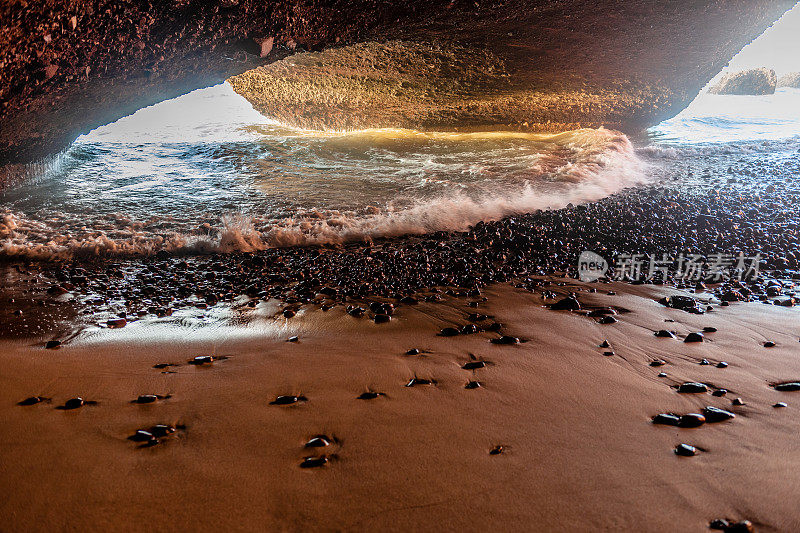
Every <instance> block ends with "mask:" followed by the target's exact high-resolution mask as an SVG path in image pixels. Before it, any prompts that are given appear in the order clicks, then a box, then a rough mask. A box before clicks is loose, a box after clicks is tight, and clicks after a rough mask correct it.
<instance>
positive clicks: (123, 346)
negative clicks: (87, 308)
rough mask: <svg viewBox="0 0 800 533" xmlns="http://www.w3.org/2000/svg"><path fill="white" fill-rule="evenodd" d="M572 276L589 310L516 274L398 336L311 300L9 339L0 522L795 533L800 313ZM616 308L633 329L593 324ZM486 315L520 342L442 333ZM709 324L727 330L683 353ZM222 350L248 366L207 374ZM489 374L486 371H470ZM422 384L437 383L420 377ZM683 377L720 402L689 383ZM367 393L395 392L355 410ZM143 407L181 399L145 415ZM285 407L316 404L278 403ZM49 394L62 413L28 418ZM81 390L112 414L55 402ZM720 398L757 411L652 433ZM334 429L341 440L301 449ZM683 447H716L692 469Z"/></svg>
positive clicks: (434, 307)
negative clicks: (515, 281) (185, 321)
mask: <svg viewBox="0 0 800 533" xmlns="http://www.w3.org/2000/svg"><path fill="white" fill-rule="evenodd" d="M564 281H565V283H566V284H564V285H556V284H553V285H550V286H549V287H548V289H549V290H553V291H555V292H556V293H557V294H559V295H560V296H563V295H566V294H567V293H568V292H571V291H576V294H577V295H578V299H579V301H580V302H581V304H582V307H583V310H581V311H555V310H551V309H548V308H547V307H546V306H545V304H548V303H552V302H553V300H552V299H548V300H545V299H543V298H542V294H541V291H538V292H533V293H531V292H529V291H526V290H520V289H514V288H512V287H509V286H508V285H507V284H497V285H494V286H491V287H490V288H488V289H487V290H485V291H484V296H485V297H486V298H487V301H486V302H483V303H481V304H480V307H479V308H478V309H477V310H476V309H474V308H470V307H467V301H468V300H469V299H465V298H454V297H445V299H444V301H442V302H439V303H421V304H420V305H417V306H405V307H402V308H400V309H398V311H397V312H396V314H395V316H394V319H393V320H392V321H391V322H390V323H388V324H380V325H379V324H375V323H373V322H372V321H371V320H368V319H367V318H363V319H357V318H354V317H351V316H348V315H347V314H345V312H344V310H343V309H341V308H336V309H332V310H330V311H328V312H323V311H321V310H319V309H318V308H316V309H315V308H314V306H308V308H306V309H304V310H303V311H301V312H300V313H298V314H297V315H296V316H294V317H292V318H289V319H286V318H283V317H282V316H280V317H276V318H264V319H259V320H257V321H254V322H253V323H251V324H250V325H249V326H247V327H246V328H245V327H229V326H225V327H224V328H223V329H221V330H217V331H212V332H209V333H207V334H203V332H202V331H200V332H197V331H194V332H193V331H192V330H187V329H186V328H183V329H181V328H179V327H175V326H159V325H157V324H150V325H147V324H144V323H141V324H140V323H134V324H131V325H129V326H128V327H126V328H123V329H120V330H112V329H107V330H97V331H95V332H93V333H90V334H85V335H83V336H82V337H81V338H79V339H76V340H74V341H72V342H69V343H66V344H65V345H63V346H62V347H60V348H59V349H57V350H46V349H44V348H43V347H42V342H40V341H39V340H38V339H37V340H32V339H27V340H15V341H4V343H3V346H2V350H1V351H0V365H2V368H3V371H2V374H1V375H2V377H1V378H0V379H1V380H2V386H0V391H2V392H0V418H2V420H3V423H2V425H1V426H0V428H1V429H0V442H1V443H2V448H3V450H4V452H3V455H4V457H5V459H4V460H3V462H2V468H0V484H2V486H4V487H7V488H8V490H7V492H6V495H5V497H4V499H3V501H2V503H0V515H2V516H3V526H2V530H3V531H32V530H36V531H47V530H51V531H52V530H56V529H57V530H74V531H78V530H87V529H88V530H98V529H113V530H117V531H133V530H141V529H143V528H144V529H147V530H150V531H170V530H174V529H183V530H202V531H209V530H214V529H225V530H232V531H259V530H273V531H275V530H283V531H300V530H309V529H310V530H325V531H334V530H349V531H369V530H373V531H374V530H394V531H402V530H409V529H414V530H435V529H438V530H447V531H454V530H468V531H477V530H487V529H493V530H504V531H511V530H547V531H575V530H582V531H590V530H609V529H625V530H640V531H703V530H707V528H708V525H709V523H710V522H711V521H712V520H714V519H718V518H727V519H730V520H732V521H737V520H742V519H748V520H750V521H751V522H752V523H753V524H755V525H756V527H758V528H759V530H765V531H771V530H783V531H789V530H792V529H794V527H796V526H797V525H798V523H800V513H798V510H797V505H796V503H795V502H796V499H797V495H798V490H800V474H797V473H796V472H795V469H793V468H792V465H793V464H795V463H796V462H797V461H798V460H800V446H798V445H797V444H796V443H794V441H795V440H796V439H795V438H794V437H795V435H796V433H797V430H798V427H800V419H798V417H797V412H796V410H797V405H795V404H796V401H797V400H796V397H795V396H794V394H800V392H796V393H793V392H779V391H776V390H774V389H773V388H771V387H770V384H774V383H776V382H785V381H794V380H796V379H800V352H798V350H797V343H798V331H797V323H798V322H797V316H798V314H797V313H798V311H797V310H795V309H792V308H788V309H787V308H780V307H777V306H766V305H763V304H761V303H734V304H731V305H730V306H728V307H719V306H718V305H715V304H712V307H713V311H711V312H708V313H706V314H704V315H694V314H689V313H687V312H684V311H681V310H678V309H671V308H667V307H665V306H663V305H661V304H659V303H658V302H657V301H656V300H657V299H658V298H660V297H661V296H663V295H664V294H673V293H677V291H674V290H672V289H667V288H663V287H661V288H659V287H654V286H647V285H641V286H631V285H625V284H620V283H610V284H607V283H592V284H582V283H580V282H576V281H574V280H564ZM589 288H596V289H597V292H589ZM609 291H612V292H615V293H616V294H613V295H609V294H608V292H609ZM682 294H687V293H686V292H683V293H682ZM697 296H698V298H699V299H700V300H702V299H703V296H704V295H703V294H700V295H697ZM706 296H710V295H706ZM606 306H611V307H613V308H614V309H617V310H618V311H619V314H618V315H616V316H617V318H618V322H616V323H614V324H600V323H598V321H597V319H596V318H591V317H587V316H585V314H586V310H588V309H591V308H593V307H606ZM476 311H477V312H480V313H482V314H485V315H489V316H491V317H492V318H491V319H487V320H489V321H492V320H496V321H499V322H502V323H504V324H505V327H504V333H506V334H507V335H513V336H516V337H518V338H519V339H520V340H521V341H523V342H521V343H519V344H516V345H497V344H492V343H491V342H490V339H492V338H496V337H497V335H496V334H492V333H489V332H483V333H476V334H472V335H459V336H455V337H443V336H439V335H438V333H439V331H440V330H441V329H442V328H444V327H450V326H462V325H464V324H468V323H470V322H469V320H467V317H468V315H469V314H470V313H473V312H476ZM704 327H714V328H716V329H717V331H716V332H714V333H706V334H705V341H704V342H703V343H685V342H682V341H683V338H684V337H685V336H686V335H687V334H688V333H690V332H696V331H702V329H703V328H704ZM661 329H669V330H674V331H675V332H676V335H677V338H658V337H656V336H655V335H654V331H658V330H661ZM295 335H296V336H297V337H298V341H297V342H287V339H288V338H289V337H291V336H295ZM603 340H608V342H609V344H610V347H609V348H603V347H600V344H601V343H602V341H603ZM765 341H773V342H775V343H776V346H774V347H771V348H765V347H764V342H765ZM412 348H417V349H419V350H421V351H422V353H420V354H419V355H406V352H407V351H408V350H410V349H412ZM606 352H613V355H604V353H606ZM203 354H209V355H214V356H227V359H220V360H217V361H214V362H213V363H211V364H207V365H200V366H196V365H190V364H187V361H189V360H191V359H193V358H194V357H195V356H197V355H203ZM704 358H705V359H707V360H708V362H709V363H711V364H708V365H701V364H698V363H699V362H700V361H701V360H702V359H704ZM476 360H477V361H485V367H483V368H477V369H473V370H465V369H463V368H462V367H463V366H464V365H465V364H466V363H468V362H470V361H476ZM655 360H663V361H664V362H665V364H664V365H663V366H659V367H654V366H651V362H652V361H655ZM720 361H725V362H727V363H728V367H727V368H718V367H717V363H718V362H720ZM159 363H175V364H177V366H172V367H167V368H161V369H158V368H153V367H154V365H157V364H159ZM165 372H166V373H165ZM660 372H664V373H666V376H665V377H659V376H658V375H659V373H660ZM415 376H416V377H418V378H421V379H429V380H435V384H430V385H416V386H413V387H407V386H406V385H407V383H408V382H409V380H411V378H414V377H415ZM471 380H476V381H479V382H480V384H481V385H482V386H481V387H479V388H475V389H466V388H465V385H466V384H467V383H468V382H469V381H471ZM684 382H702V383H704V384H707V385H708V388H709V392H706V393H699V394H698V393H694V394H692V393H689V394H683V393H679V392H677V391H676V388H675V387H676V386H677V385H680V384H681V383H684ZM719 388H725V389H727V390H728V391H729V392H728V393H727V394H726V395H725V396H713V395H712V394H711V391H712V390H717V389H719ZM366 391H373V392H380V393H383V395H380V396H378V397H376V398H374V399H368V400H367V399H357V397H358V396H359V395H360V394H362V393H364V392H366ZM144 394H158V395H171V396H170V397H169V398H166V399H162V400H157V401H156V402H154V403H151V404H145V405H139V404H136V403H131V401H132V400H135V399H137V398H138V396H139V395H144ZM280 395H302V396H304V397H305V398H306V399H307V401H299V402H297V403H296V404H291V405H271V404H270V402H272V401H274V400H275V399H276V397H277V396H280ZM30 396H41V397H44V398H48V400H45V401H43V402H41V403H39V404H36V405H29V406H19V405H16V404H17V402H19V401H21V400H24V399H25V398H27V397H30ZM73 397H82V398H83V399H84V400H88V401H95V402H97V403H96V404H95V405H84V406H83V407H81V408H78V409H74V410H61V409H58V406H63V405H64V403H65V401H66V400H68V399H70V398H73ZM735 398H741V400H742V401H743V403H744V405H741V406H736V405H732V401H733V400H734V399H735ZM777 402H785V403H786V404H787V407H784V408H776V407H773V405H774V404H776V403H777ZM706 406H715V407H718V408H721V409H724V410H728V411H730V412H732V413H734V414H735V415H736V416H735V418H733V419H731V420H727V421H722V422H718V423H710V422H707V423H706V424H704V425H702V426H700V427H697V428H679V427H671V426H664V425H657V424H653V423H652V421H651V419H652V417H653V416H655V415H657V414H659V413H676V414H686V413H700V412H702V411H701V410H702V409H703V408H704V407H706ZM154 424H168V425H171V426H174V427H176V428H177V430H176V431H175V433H173V434H171V435H169V436H167V437H164V438H161V439H159V442H158V444H157V445H155V446H146V445H142V444H141V443H136V442H133V441H131V440H129V437H130V436H131V435H133V434H134V433H135V432H136V430H138V429H147V428H150V427H151V426H153V425H154ZM318 435H324V436H326V440H327V441H328V442H329V445H328V446H326V447H322V448H307V447H305V446H304V444H305V443H306V442H307V441H309V440H310V439H312V438H314V437H315V436H318ZM682 443H685V444H689V445H692V446H695V447H696V448H697V455H695V456H694V457H681V456H677V455H676V454H675V453H674V451H673V450H674V448H675V447H676V446H678V445H679V444H682ZM498 446H501V447H502V450H501V451H502V453H499V454H490V451H492V450H493V449H496V448H497V447H498ZM322 455H325V456H327V458H328V461H327V463H326V464H324V465H322V466H318V467H312V468H301V467H300V465H301V463H302V462H303V461H304V458H305V457H320V456H322Z"/></svg>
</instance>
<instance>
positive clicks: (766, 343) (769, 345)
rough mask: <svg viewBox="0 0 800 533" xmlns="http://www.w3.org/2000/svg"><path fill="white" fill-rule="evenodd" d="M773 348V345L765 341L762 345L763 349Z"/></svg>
mask: <svg viewBox="0 0 800 533" xmlns="http://www.w3.org/2000/svg"><path fill="white" fill-rule="evenodd" d="M774 346H775V343H774V342H772V341H767V342H765V343H764V348H772V347H774Z"/></svg>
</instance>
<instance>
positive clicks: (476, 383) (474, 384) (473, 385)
mask: <svg viewBox="0 0 800 533" xmlns="http://www.w3.org/2000/svg"><path fill="white" fill-rule="evenodd" d="M482 386H483V385H481V382H480V381H474V380H473V381H470V382H468V383H467V384H466V385H464V388H465V389H468V390H471V389H479V388H481V387H482Z"/></svg>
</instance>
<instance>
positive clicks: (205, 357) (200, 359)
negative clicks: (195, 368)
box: [189, 355, 214, 365]
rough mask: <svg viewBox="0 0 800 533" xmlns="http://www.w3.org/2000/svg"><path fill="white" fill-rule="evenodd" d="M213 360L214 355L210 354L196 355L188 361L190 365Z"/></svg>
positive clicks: (202, 363)
mask: <svg viewBox="0 0 800 533" xmlns="http://www.w3.org/2000/svg"><path fill="white" fill-rule="evenodd" d="M213 362H214V357H213V356H211V355H198V356H197V357H195V358H194V359H191V360H190V361H189V364H190V365H209V364H211V363H213Z"/></svg>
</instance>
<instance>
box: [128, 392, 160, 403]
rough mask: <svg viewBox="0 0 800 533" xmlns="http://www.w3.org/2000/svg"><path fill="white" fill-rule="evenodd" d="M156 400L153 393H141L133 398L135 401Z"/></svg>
mask: <svg viewBox="0 0 800 533" xmlns="http://www.w3.org/2000/svg"><path fill="white" fill-rule="evenodd" d="M155 401H158V396H156V395H155V394H142V395H141V396H139V397H138V398H136V399H135V400H134V402H136V403H153V402H155Z"/></svg>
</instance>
